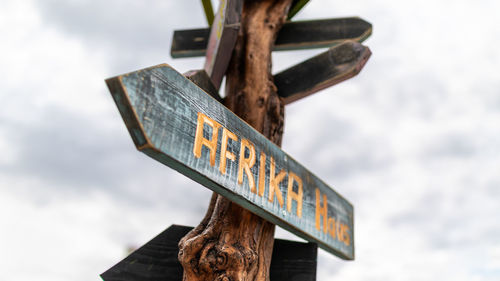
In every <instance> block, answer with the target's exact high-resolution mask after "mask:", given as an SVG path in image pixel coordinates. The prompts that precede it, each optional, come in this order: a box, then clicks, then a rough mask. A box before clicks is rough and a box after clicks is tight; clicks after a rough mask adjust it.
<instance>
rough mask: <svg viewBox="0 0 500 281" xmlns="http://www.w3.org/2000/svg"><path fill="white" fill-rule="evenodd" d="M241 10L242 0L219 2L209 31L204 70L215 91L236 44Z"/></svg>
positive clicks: (223, 0) (222, 0)
mask: <svg viewBox="0 0 500 281" xmlns="http://www.w3.org/2000/svg"><path fill="white" fill-rule="evenodd" d="M242 9H243V0H221V1H220V4H219V10H218V12H217V15H216V16H215V19H214V22H213V24H212V27H211V29H210V37H209V39H208V44H207V52H206V58H205V67H204V68H205V71H206V72H207V73H208V76H210V79H212V83H213V84H214V86H215V88H216V89H217V90H218V89H219V87H220V83H221V82H222V78H223V77H224V74H225V73H226V70H227V67H228V65H229V60H230V59H231V54H232V51H233V48H234V45H235V44H236V39H237V37H238V29H239V28H240V19H241V10H242Z"/></svg>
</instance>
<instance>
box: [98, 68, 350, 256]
mask: <svg viewBox="0 0 500 281" xmlns="http://www.w3.org/2000/svg"><path fill="white" fill-rule="evenodd" d="M106 82H107V84H108V87H109V89H110V92H111V94H112V96H113V99H114V100H115V102H116V104H117V106H118V109H119V111H120V113H121V115H122V118H123V120H124V121H125V123H126V125H127V128H128V130H129V133H130V135H131V137H132V139H133V141H134V143H135V145H136V147H137V148H138V149H139V150H140V151H142V152H144V153H145V154H147V155H149V156H150V157H152V158H154V159H156V160H158V161H160V162H161V163H163V164H165V165H167V166H169V167H171V168H173V169H176V170H177V171H179V172H181V173H183V174H184V175H186V176H188V177H190V178H191V179H193V180H195V181H197V182H199V183H200V184H202V185H204V186H206V187H208V188H210V189H212V190H213V191H215V192H217V193H219V194H221V195H223V196H225V197H226V198H228V199H230V200H232V201H234V202H236V203H237V204H239V205H241V206H243V207H244V208H247V209H248V210H250V211H252V212H254V213H255V214H257V215H259V216H261V217H262V218H264V219H266V220H268V221H270V222H272V223H274V224H277V225H280V226H281V227H283V228H285V229H287V230H289V231H291V232H293V233H295V234H297V235H299V236H300V237H302V238H304V239H306V240H309V241H311V242H315V243H317V244H318V245H319V246H320V247H322V248H323V249H325V250H327V251H329V252H331V253H333V254H335V255H337V256H339V257H341V258H343V259H354V237H353V233H354V231H353V207H352V205H351V204H350V203H349V202H348V201H347V200H345V199H344V198H343V197H342V196H340V195H339V194H338V193H337V192H335V191H334V190H332V189H331V188H330V187H328V186H327V185H326V184H325V183H324V182H323V181H321V180H320V179H319V178H317V177H316V176H315V175H314V174H312V173H311V172H309V171H308V170H307V169H306V168H304V167H303V166H301V165H300V164H299V163H298V162H297V161H295V160H294V159H293V158H291V157H290V156H289V155H287V154H286V153H285V152H283V151H282V150H281V149H280V148H279V147H278V146H276V145H275V144H273V143H272V142H271V141H269V140H268V139H267V138H265V137H264V136H263V135H261V134H260V133H258V132H257V131H256V130H255V129H253V128H252V127H251V126H250V125H248V124H247V123H245V122H244V121H242V120H241V119H240V118H239V117H237V116H236V115H235V114H234V113H232V112H231V111H230V110H228V109H227V108H226V107H224V106H223V105H222V104H221V103H219V102H218V101H216V100H215V99H213V98H212V97H211V96H210V95H208V94H207V93H205V92H204V91H203V90H201V89H200V88H199V87H198V86H196V85H195V84H194V83H192V82H191V81H190V80H189V79H187V78H185V77H184V76H183V75H182V74H180V73H178V72H177V71H175V70H174V69H172V68H171V67H170V66H168V65H166V64H163V65H158V66H155V67H151V68H147V69H144V70H139V71H136V72H132V73H129V74H125V75H121V76H118V77H114V78H110V79H108V80H106Z"/></svg>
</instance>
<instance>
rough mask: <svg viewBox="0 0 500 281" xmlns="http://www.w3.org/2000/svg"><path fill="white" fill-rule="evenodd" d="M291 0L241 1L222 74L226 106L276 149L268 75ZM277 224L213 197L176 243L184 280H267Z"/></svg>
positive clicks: (278, 131)
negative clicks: (235, 35) (234, 39)
mask: <svg viewBox="0 0 500 281" xmlns="http://www.w3.org/2000/svg"><path fill="white" fill-rule="evenodd" d="M291 2H292V1H291V0H245V2H244V6H243V14H242V20H241V28H240V32H239V35H238V41H237V43H236V47H235V50H234V52H233V56H232V59H231V63H230V66H229V69H228V73H227V76H226V99H225V104H226V106H227V107H228V108H229V109H231V110H232V111H233V112H234V113H236V114H237V115H238V116H240V117H241V118H242V119H243V120H245V121H246V122H247V123H248V124H250V125H251V126H253V127H254V128H255V129H256V130H258V131H259V132H261V133H262V134H263V135H265V136H266V137H267V138H269V139H270V140H271V141H273V142H274V143H276V144H277V145H281V138H282V134H283V119H284V104H283V102H282V101H281V100H280V98H279V97H278V95H277V93H276V92H277V91H276V86H275V85H274V83H273V80H272V73H271V51H272V46H273V44H274V41H275V39H276V35H277V33H278V31H279V29H280V28H281V26H282V25H283V23H284V22H285V20H286V16H287V13H288V9H289V7H290V4H291ZM274 228H275V226H274V225H273V224H271V223H269V222H267V221H265V220H263V219H262V218H260V217H258V216H256V215H254V214H253V213H251V212H249V211H247V210H245V209H243V208H241V207H240V206H239V205H237V204H235V203H233V202H231V201H229V200H227V199H226V198H224V197H222V196H220V195H217V194H216V193H214V194H213V195H212V199H211V202H210V206H209V208H208V210H207V214H206V215H205V217H204V218H203V220H202V221H201V223H200V224H199V225H198V226H197V227H196V228H195V229H193V230H192V231H191V232H190V233H188V234H187V235H186V236H185V237H184V238H183V239H182V240H181V241H180V242H179V249H180V251H179V260H180V262H181V264H182V266H183V267H184V281H195V280H196V281H202V280H203V281H212V280H217V281H247V280H248V281H250V280H252V281H253V280H255V281H257V280H258V281H266V280H269V265H270V263H271V254H272V249H273V243H274Z"/></svg>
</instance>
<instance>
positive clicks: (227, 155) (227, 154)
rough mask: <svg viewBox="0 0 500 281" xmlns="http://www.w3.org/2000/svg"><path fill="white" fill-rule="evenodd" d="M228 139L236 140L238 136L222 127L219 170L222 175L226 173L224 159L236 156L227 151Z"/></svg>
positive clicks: (233, 158) (232, 158) (231, 158)
mask: <svg viewBox="0 0 500 281" xmlns="http://www.w3.org/2000/svg"><path fill="white" fill-rule="evenodd" d="M229 139H232V140H233V141H238V137H237V136H236V135H235V134H234V133H233V132H231V131H229V130H228V129H226V128H222V144H221V148H220V166H219V170H220V172H221V173H222V174H223V175H224V174H225V173H226V159H230V160H233V161H234V160H235V159H236V156H234V154H233V153H231V152H229V151H227V142H228V140H229Z"/></svg>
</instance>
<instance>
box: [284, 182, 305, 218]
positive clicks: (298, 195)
mask: <svg viewBox="0 0 500 281" xmlns="http://www.w3.org/2000/svg"><path fill="white" fill-rule="evenodd" d="M293 182H296V183H297V185H298V188H297V192H295V191H293ZM303 195H304V191H303V190H302V179H301V178H300V177H299V176H297V175H296V174H295V173H292V172H289V173H288V191H287V193H286V209H287V211H288V212H289V213H291V212H292V199H293V200H295V201H296V202H297V216H298V217H299V218H301V217H302V197H303Z"/></svg>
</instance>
